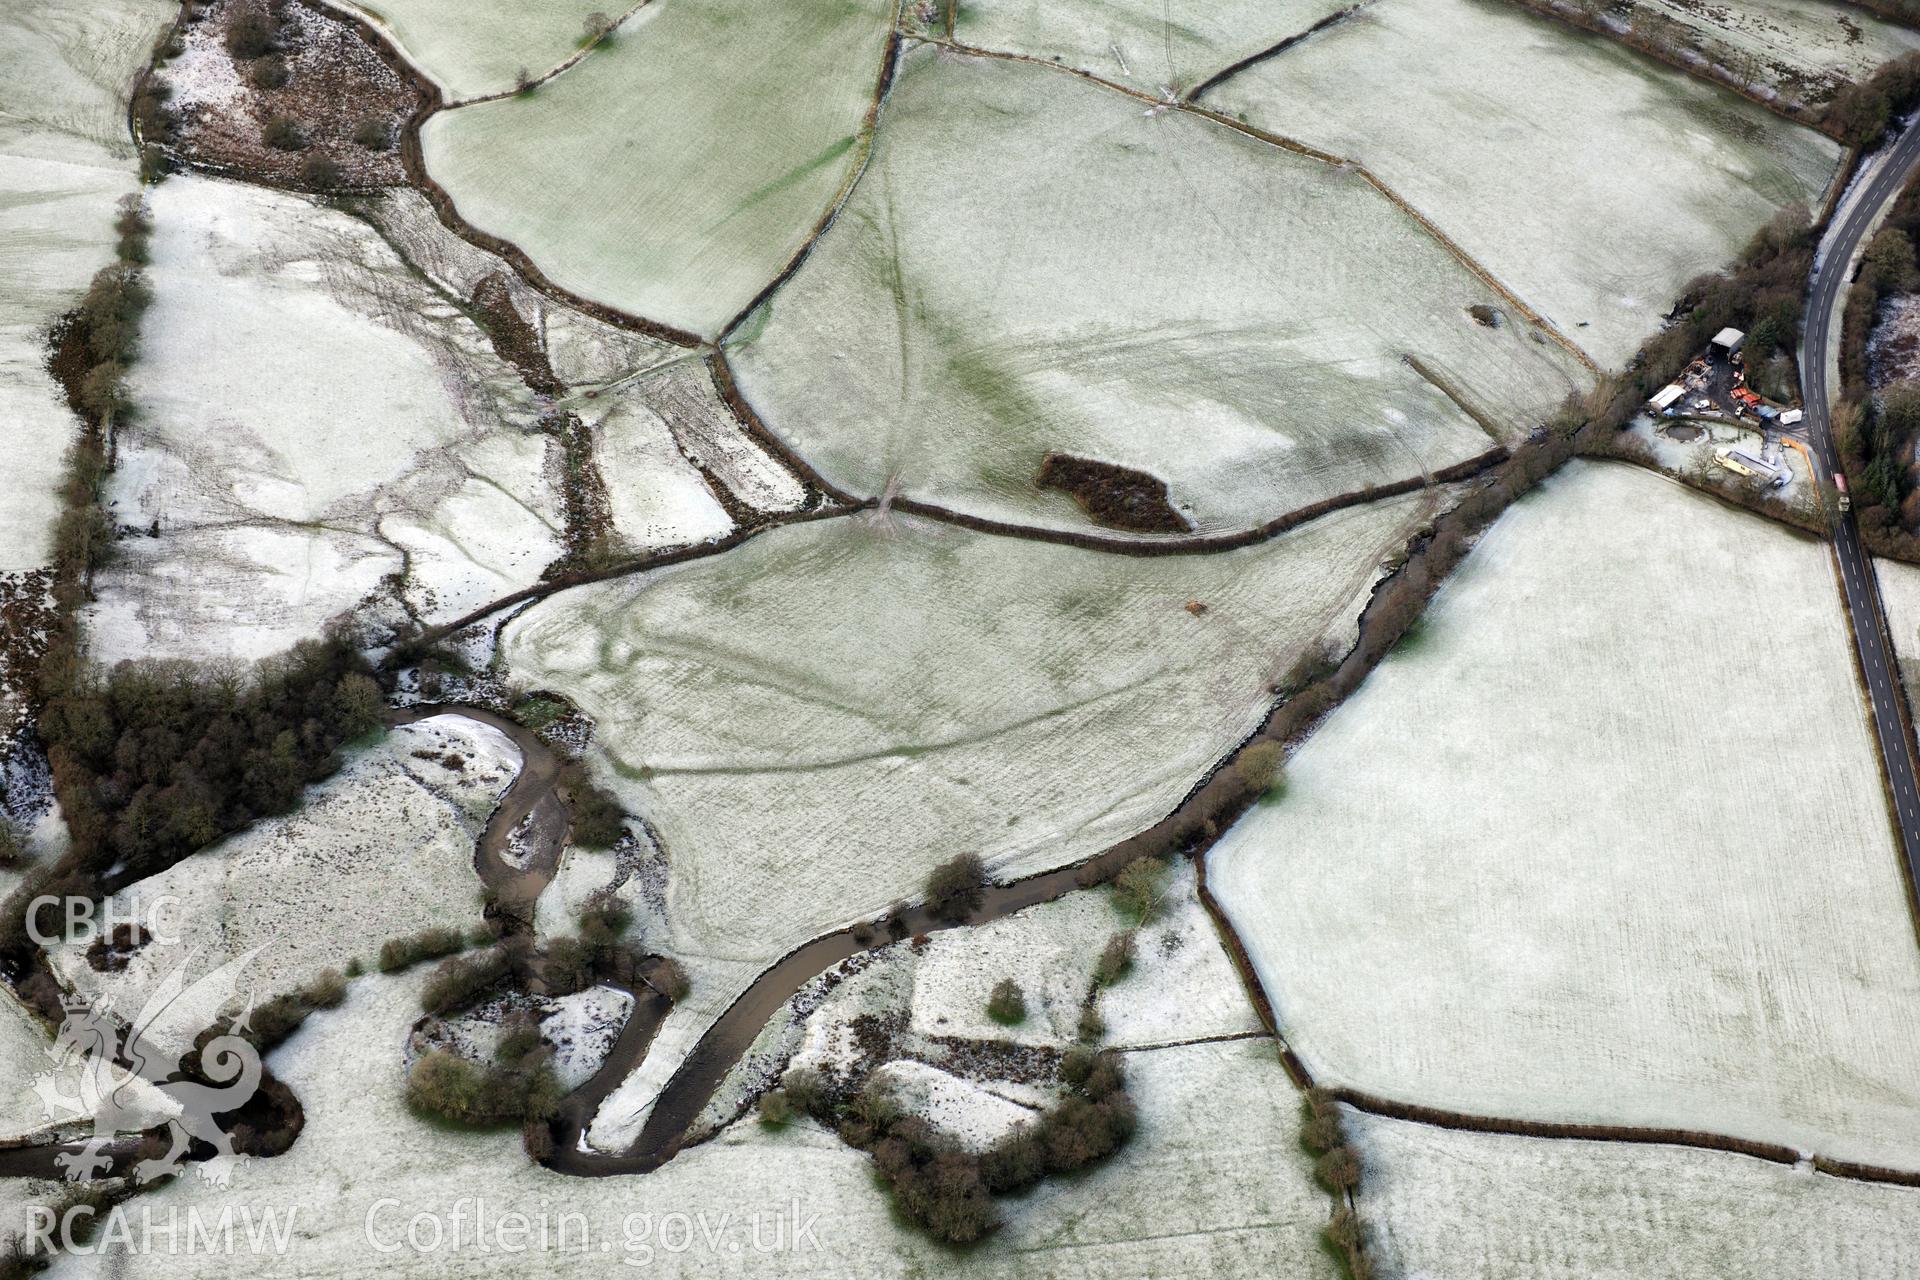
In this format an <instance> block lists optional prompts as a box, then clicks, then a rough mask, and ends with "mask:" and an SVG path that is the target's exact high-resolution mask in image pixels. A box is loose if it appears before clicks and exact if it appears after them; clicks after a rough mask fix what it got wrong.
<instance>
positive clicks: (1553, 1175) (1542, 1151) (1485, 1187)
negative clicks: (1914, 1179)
mask: <svg viewBox="0 0 1920 1280" xmlns="http://www.w3.org/2000/svg"><path fill="white" fill-rule="evenodd" d="M1345 1119H1346V1127H1347V1132H1348V1134H1349V1135H1350V1137H1351V1138H1352V1139H1353V1143H1354V1147H1355V1149H1356V1150H1357V1151H1358V1152H1359V1155H1360V1158H1361V1161H1362V1162H1363V1164H1364V1167H1365V1174H1364V1175H1363V1178H1364V1180H1363V1182H1362V1186H1361V1198H1360V1202H1361V1206H1362V1212H1363V1213H1364V1214H1365V1215H1366V1219H1367V1222H1368V1224H1369V1225H1370V1226H1371V1227H1372V1228H1373V1235H1372V1237H1371V1244H1372V1247H1373V1249H1374V1252H1375V1262H1376V1263H1378V1264H1379V1266H1380V1268H1381V1272H1382V1274H1385V1275H1393V1276H1417V1277H1422V1278H1423V1280H1485V1277H1489V1276H1525V1277H1528V1280H1683V1278H1686V1277H1701V1276H1726V1277H1730V1278H1731V1277H1751V1276H1795V1277H1805V1280H1889V1278H1890V1277H1893V1276H1910V1275H1913V1274H1915V1273H1916V1272H1920V1190H1914V1189H1912V1188H1908V1187H1893V1186H1882V1185H1875V1184H1871V1183H1859V1182H1849V1181H1846V1180H1843V1179H1839V1178H1829V1177H1825V1176H1823V1175H1819V1174H1815V1173H1813V1172H1812V1171H1811V1170H1810V1169H1807V1168H1804V1167H1802V1168H1789V1167H1786V1166H1782V1165H1777V1164H1769V1163H1768V1162H1766V1161H1764V1160H1750V1159H1748V1158H1746V1157H1744V1156H1733V1155H1726V1154H1723V1153H1721V1152H1717V1151H1699V1150H1694V1149H1690V1148H1687V1147H1654V1146H1638V1145H1634V1146H1629V1145H1625V1144H1621V1143H1615V1142H1565V1141H1557V1140H1551V1139H1540V1138H1514V1137H1508V1136H1505V1135H1502V1134H1483V1133H1459V1132H1454V1131H1451V1130H1447V1129H1435V1128H1429V1127H1427V1126H1425V1125H1416V1124H1403V1123H1400V1122H1398V1121H1394V1120H1382V1119H1379V1118H1377V1117H1374V1116H1368V1115H1362V1114H1359V1113H1357V1112H1352V1111H1349V1112H1347V1113H1346V1116H1345Z"/></svg>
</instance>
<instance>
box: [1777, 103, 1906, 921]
mask: <svg viewBox="0 0 1920 1280" xmlns="http://www.w3.org/2000/svg"><path fill="white" fill-rule="evenodd" d="M1916 167H1920V117H1916V118H1915V119H1914V121H1913V122H1912V123H1911V124H1909V125H1908V126H1907V128H1906V131H1905V132H1904V133H1902V134H1901V135H1900V138H1899V140H1898V141H1897V142H1896V143H1895V144H1894V149H1893V152H1892V154H1891V155H1890V156H1889V157H1888V159H1887V161H1886V163H1885V164H1884V165H1883V166H1882V167H1881V169H1880V171H1879V173H1877V174H1876V175H1875V176H1874V177H1873V179H1872V180H1871V182H1869V183H1868V185H1867V187H1866V190H1865V191H1864V192H1863V193H1862V196H1861V199H1860V200H1859V201H1858V202H1857V203H1856V204H1855V206H1854V208H1853V209H1852V211H1851V212H1850V213H1848V214H1847V216H1846V217H1845V218H1844V219H1842V220H1841V221H1839V222H1837V223H1836V224H1835V226H1834V228H1833V230H1832V231H1830V232H1829V235H1828V237H1827V241H1826V250H1825V253H1824V255H1823V257H1822V260H1821V264H1820V265H1819V266H1818V267H1817V268H1815V270H1814V273H1813V280H1812V282H1811V290H1810V298H1809V302H1808V308H1807V321H1806V332H1805V334H1804V335H1803V337H1802V339H1801V344H1800V376H1801V378H1802V379H1803V380H1804V383H1805V389H1806V412H1807V427H1808V432H1809V434H1810V436H1811V437H1812V441H1813V449H1814V456H1815V457H1817V458H1818V459H1819V460H1820V465H1821V467H1822V468H1823V469H1824V470H1825V471H1826V472H1827V473H1828V476H1829V477H1831V476H1832V475H1833V474H1835V473H1837V472H1838V471H1839V470H1840V460H1839V455H1838V453H1837V452H1836V451H1835V449H1834V447H1833V431H1832V423H1831V421H1830V414H1829V409H1830V400H1831V397H1832V395H1833V388H1831V387H1829V386H1828V385H1827V365H1828V359H1829V354H1830V351H1831V344H1832V343H1833V342H1834V341H1835V340H1836V338H1837V336H1838V335H1837V334H1836V333H1835V332H1834V328H1835V323H1836V317H1835V303H1836V301H1837V300H1838V299H1839V298H1840V297H1841V296H1842V295H1843V294H1844V293H1845V292H1846V288H1847V285H1848V284H1849V283H1850V281H1849V280H1848V278H1847V276H1848V272H1847V266H1848V263H1849V261H1850V260H1851V259H1852V257H1853V252H1854V249H1855V248H1856V246H1858V245H1859V243H1860V242H1861V241H1862V240H1863V239H1864V238H1865V237H1866V236H1867V233H1868V231H1869V229H1870V228H1871V227H1872V226H1873V224H1874V221H1875V219H1876V218H1877V217H1878V216H1879V214H1880V211H1881V210H1882V209H1884V208H1885V207H1886V206H1887V205H1888V204H1890V203H1892V201H1893V200H1894V198H1895V197H1897V196H1898V195H1899V194H1900V191H1901V189H1902V188H1903V187H1905V186H1906V184H1907V180H1908V179H1909V178H1910V177H1911V176H1912V174H1913V172H1914V170H1915V169H1916ZM1833 550H1834V556H1835V558H1836V559H1837V560H1838V561H1839V565H1840V581H1841V590H1842V594H1843V595H1844V596H1845V600H1846V606H1847V614H1848V616H1849V617H1850V618H1851V619H1852V622H1853V635H1854V645H1855V648H1856V649H1857V651H1858V654H1859V659H1860V671H1861V674H1862V675H1863V676H1865V677H1866V682H1867V695H1868V699H1869V701H1870V702H1871V704H1872V708H1873V729H1874V736H1875V737H1876V738H1878V739H1879V744H1880V758H1881V760H1882V761H1884V762H1885V764H1886V770H1887V778H1888V780H1889V782H1890V783H1891V785H1892V789H1893V807H1894V814H1895V818H1896V821H1897V825H1898V827H1899V830H1900V844H1901V848H1902V850H1903V852H1904V853H1905V854H1906V859H1907V869H1908V872H1909V873H1910V874H1911V875H1912V877H1913V882H1914V883H1915V884H1917V885H1920V791H1916V784H1915V780H1914V774H1915V768H1914V744H1913V738H1912V736H1911V735H1910V734H1909V732H1908V730H1907V722H1906V719H1905V717H1904V716H1903V714H1902V711H1903V706H1904V704H1903V703H1902V701H1901V697H1902V695H1901V692H1900V686H1899V678H1900V677H1899V667H1898V666H1897V665H1896V664H1895V662H1894V658H1893V649H1892V645H1891V643H1890V642H1889V640H1888V631H1887V624H1886V614H1885V612H1884V611H1883V609H1882V607H1881V603H1880V589H1879V585H1878V583H1877V582H1876V581H1875V580H1874V576H1873V566H1872V563H1871V562H1870V561H1869V560H1868V558H1867V554H1866V552H1865V550H1863V549H1862V547H1861V545H1860V531H1859V529H1858V528H1857V527H1856V526H1855V525H1854V520H1853V515H1852V513H1851V512H1849V513H1847V514H1845V515H1843V516H1841V517H1840V519H1839V521H1838V523H1837V524H1836V525H1835V528H1834V532H1833Z"/></svg>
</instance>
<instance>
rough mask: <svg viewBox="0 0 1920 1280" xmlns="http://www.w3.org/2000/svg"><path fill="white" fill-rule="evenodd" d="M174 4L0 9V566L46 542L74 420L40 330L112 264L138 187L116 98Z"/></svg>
mask: <svg viewBox="0 0 1920 1280" xmlns="http://www.w3.org/2000/svg"><path fill="white" fill-rule="evenodd" d="M174 12H175V7H174V6H173V5H169V4H166V3H163V2H162V0H49V2H48V3H34V4H24V3H22V4H10V5H7V6H5V8H4V9H0V82H3V83H5V84H7V85H9V86H13V88H14V91H13V92H10V93H9V94H8V97H9V99H10V101H9V102H8V105H7V106H6V108H5V109H4V110H0V192H4V193H5V199H4V200H0V281H4V282H5V286H4V288H0V423H4V424H5V431H4V436H3V437H0V438H3V439H4V441H5V445H6V458H7V499H6V501H5V502H0V573H18V572H21V571H23V570H28V569H34V568H37V567H39V566H40V565H42V564H44V563H45V562H46V560H47V558H48V555H49V553H50V551H51V547H52V543H51V534H52V526H53V521H54V518H55V517H56V516H57V515H58V514H59V510H60V508H59V498H58V495H57V493H56V490H57V489H58V487H59V484H60V474H61V465H60V464H61V459H62V458H63V457H64V456H65V455H66V451H67V447H68V445H70V444H71V443H72V442H73V440H74V439H75V438H76V437H77V436H78V434H79V430H80V424H79V422H78V420H77V419H75V417H74V415H73V413H72V411H71V410H70V409H69V408H68V407H67V402H66V396H65V394H64V393H63V392H62V391H61V389H60V386H59V384H58V383H56V382H55V381H54V380H53V376H52V375H51V374H50V373H48V372H47V368H46V362H47V332H48V330H49V329H50V328H51V327H52V325H53V323H54V321H55V320H57V319H59V317H60V316H61V315H63V314H64V313H65V312H67V311H68V310H69V309H71V308H72V307H73V305H74V304H75V303H77V302H78V301H79V300H80V295H81V294H83V293H85V292H86V288H87V282H88V281H89V280H91V279H92V278H93V273H94V272H96V271H98V270H99V269H100V268H102V267H104V266H107V265H108V264H109V263H111V262H112V261H113V245H114V231H113V219H114V203H115V202H116V201H117V200H119V199H120V197H121V196H123V195H125V194H127V193H129V192H131V191H133V190H135V189H136V187H137V186H138V183H137V176H138V172H139V165H138V163H137V161H136V160H135V157H134V154H133V144H132V143H131V142H129V141H128V140H127V132H126V116H125V110H126V107H125V103H126V97H127V94H128V92H129V90H130V89H131V87H132V84H133V79H134V76H135V75H136V74H137V73H138V72H139V70H140V68H141V66H142V65H144V63H145V62H146V58H147V53H148V50H149V49H150V47H151V45H152V43H153V40H154V38H155V37H156V36H157V35H158V34H159V33H160V31H161V30H162V29H163V28H164V27H165V25H166V23H167V22H168V21H169V20H170V19H171V18H172V17H173V14H174ZM28 86H31V90H30V91H29V90H28V88H27V87H28Z"/></svg>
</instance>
